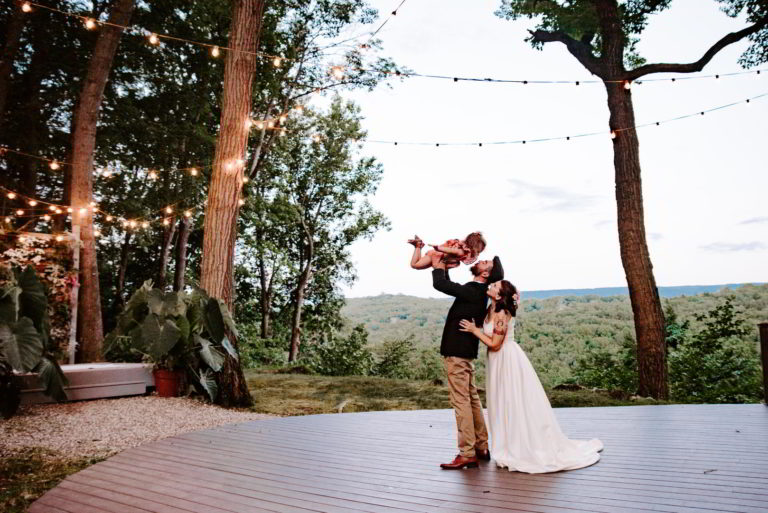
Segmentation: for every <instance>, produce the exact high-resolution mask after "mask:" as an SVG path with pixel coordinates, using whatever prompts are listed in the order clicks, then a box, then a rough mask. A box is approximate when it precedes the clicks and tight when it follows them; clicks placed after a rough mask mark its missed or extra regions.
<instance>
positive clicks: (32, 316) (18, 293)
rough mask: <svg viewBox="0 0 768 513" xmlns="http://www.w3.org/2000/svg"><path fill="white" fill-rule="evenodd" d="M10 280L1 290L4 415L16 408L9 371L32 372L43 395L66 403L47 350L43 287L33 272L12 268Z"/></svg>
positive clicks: (0, 364) (63, 380)
mask: <svg viewBox="0 0 768 513" xmlns="http://www.w3.org/2000/svg"><path fill="white" fill-rule="evenodd" d="M11 274H12V275H11V277H10V280H9V281H8V282H7V284H6V285H5V286H4V287H3V288H2V290H0V383H2V388H3V389H4V390H5V391H8V392H9V393H11V394H14V395H13V396H11V397H7V398H5V397H4V398H3V403H2V410H3V415H4V416H10V415H12V414H13V413H14V412H15V410H16V407H17V406H18V399H17V397H15V394H16V393H18V389H17V387H15V386H14V385H13V384H12V383H11V382H12V372H13V371H16V372H35V373H37V375H38V376H39V378H40V381H41V383H42V384H43V387H44V392H45V394H46V395H48V396H50V397H52V398H54V399H55V400H57V401H65V400H66V399H67V394H66V392H65V391H64V386H65V385H66V383H67V380H66V377H65V376H64V373H63V372H62V370H61V367H59V364H58V362H57V361H56V358H55V357H54V356H53V354H52V353H51V350H50V348H49V347H48V343H49V336H48V331H49V330H50V323H49V322H48V299H47V295H46V292H45V286H44V285H43V283H42V282H41V281H40V279H39V278H38V276H37V273H36V272H35V268H34V267H32V266H27V267H26V268H25V269H24V270H21V269H19V268H17V267H14V268H13V269H12V273H11Z"/></svg>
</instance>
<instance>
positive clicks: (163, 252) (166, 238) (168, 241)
mask: <svg viewBox="0 0 768 513" xmlns="http://www.w3.org/2000/svg"><path fill="white" fill-rule="evenodd" d="M175 234H176V223H175V222H173V218H169V223H168V224H167V225H165V227H164V229H163V243H162V246H161V247H160V267H159V268H158V269H157V287H158V288H161V289H164V288H165V277H166V275H167V273H168V261H169V260H170V259H171V248H173V236H174V235H175Z"/></svg>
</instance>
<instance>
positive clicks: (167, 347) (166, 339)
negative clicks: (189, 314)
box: [141, 314, 181, 362]
mask: <svg viewBox="0 0 768 513" xmlns="http://www.w3.org/2000/svg"><path fill="white" fill-rule="evenodd" d="M141 331H142V333H141V337H142V339H143V340H144V342H146V343H147V344H148V345H149V355H150V356H151V357H152V359H153V360H154V361H155V362H162V361H163V359H165V357H166V356H168V353H169V352H170V351H171V349H173V346H175V345H176V343H177V342H178V341H179V338H180V337H181V330H179V328H177V327H176V324H174V322H173V321H171V320H170V319H166V320H165V322H163V323H162V324H161V323H160V320H159V319H158V318H157V316H156V315H154V314H150V315H147V317H146V319H144V322H143V323H141Z"/></svg>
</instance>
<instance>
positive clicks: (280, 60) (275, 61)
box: [272, 57, 283, 68]
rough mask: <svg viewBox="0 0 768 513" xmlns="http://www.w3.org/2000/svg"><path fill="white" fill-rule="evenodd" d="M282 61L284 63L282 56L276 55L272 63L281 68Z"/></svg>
mask: <svg viewBox="0 0 768 513" xmlns="http://www.w3.org/2000/svg"><path fill="white" fill-rule="evenodd" d="M282 63H283V59H281V58H280V57H275V58H274V59H272V65H273V66H274V67H276V68H279V67H280V65H281V64H282Z"/></svg>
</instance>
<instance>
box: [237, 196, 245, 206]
mask: <svg viewBox="0 0 768 513" xmlns="http://www.w3.org/2000/svg"><path fill="white" fill-rule="evenodd" d="M237 204H238V205H240V206H241V207H242V206H243V205H245V200H244V199H243V198H240V199H239V200H237Z"/></svg>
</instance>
